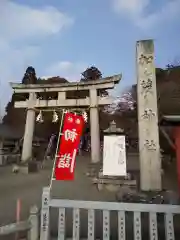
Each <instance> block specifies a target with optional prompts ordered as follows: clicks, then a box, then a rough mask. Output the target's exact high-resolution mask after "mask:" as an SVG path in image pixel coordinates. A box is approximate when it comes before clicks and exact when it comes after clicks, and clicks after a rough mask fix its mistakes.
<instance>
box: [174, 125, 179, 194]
mask: <svg viewBox="0 0 180 240" xmlns="http://www.w3.org/2000/svg"><path fill="white" fill-rule="evenodd" d="M174 138H175V146H176V165H177V178H178V192H179V196H180V127H179V126H178V127H175V129H174Z"/></svg>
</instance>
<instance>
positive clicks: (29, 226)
mask: <svg viewBox="0 0 180 240" xmlns="http://www.w3.org/2000/svg"><path fill="white" fill-rule="evenodd" d="M23 231H27V239H28V240H38V239H39V211H38V208H37V207H36V206H33V207H32V208H31V210H30V216H29V219H28V220H26V221H20V222H16V223H11V224H8V225H5V226H0V239H1V236H5V235H10V234H13V233H14V234H17V233H19V232H23Z"/></svg>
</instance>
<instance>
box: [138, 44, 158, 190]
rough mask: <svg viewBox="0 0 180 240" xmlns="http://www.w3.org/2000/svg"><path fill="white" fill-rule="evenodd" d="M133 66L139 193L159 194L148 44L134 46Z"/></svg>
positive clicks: (150, 46)
mask: <svg viewBox="0 0 180 240" xmlns="http://www.w3.org/2000/svg"><path fill="white" fill-rule="evenodd" d="M136 63H137V66H136V67H137V98H138V124H139V157H140V172H141V177H140V178H141V180H140V182H141V189H142V190H144V191H149V190H161V158H160V148H159V130H158V111H157V93H156V75H155V66H154V43H153V41H152V40H145V41H139V42H137V45H136Z"/></svg>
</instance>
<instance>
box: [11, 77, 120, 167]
mask: <svg viewBox="0 0 180 240" xmlns="http://www.w3.org/2000/svg"><path fill="white" fill-rule="evenodd" d="M120 80H121V74H120V75H114V76H111V77H107V78H103V79H100V80H96V81H86V82H71V83H60V84H21V83H10V85H11V87H12V88H13V90H14V93H19V94H21V93H26V94H27V93H28V94H29V99H28V100H25V101H17V102H15V108H26V109H27V116H26V125H25V132H24V142H23V149H22V156H21V160H22V161H23V162H26V161H28V160H29V159H31V157H32V140H33V133H34V124H35V115H36V113H35V109H38V108H57V107H61V108H77V107H85V108H87V107H88V108H90V125H91V128H90V129H91V130H90V131H91V161H92V162H93V163H96V162H99V161H100V136H99V112H98V106H103V105H109V104H111V103H112V99H111V98H110V97H109V96H107V97H101V96H98V90H99V89H113V88H114V87H115V84H118V83H119V81H120ZM83 90H86V91H87V90H88V91H89V97H86V98H85V99H67V98H66V92H68V91H83ZM45 92H57V93H58V99H51V100H40V99H38V98H37V93H45Z"/></svg>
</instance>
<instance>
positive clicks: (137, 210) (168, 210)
mask: <svg viewBox="0 0 180 240" xmlns="http://www.w3.org/2000/svg"><path fill="white" fill-rule="evenodd" d="M50 208H58V211H59V218H58V238H57V239H58V240H64V239H66V229H65V218H66V209H69V208H71V209H72V210H73V219H72V239H73V240H78V239H80V209H86V210H87V212H88V217H87V218H88V219H87V225H88V227H87V239H88V240H94V239H96V236H95V227H96V229H97V228H100V226H95V212H96V210H101V211H102V212H103V215H102V225H103V226H102V232H103V234H102V236H103V240H109V239H110V236H111V232H110V212H111V211H116V213H117V216H118V238H116V239H119V240H125V239H127V238H126V232H127V231H126V221H125V215H126V213H127V212H133V233H132V234H133V236H132V238H128V239H134V240H141V239H144V238H142V229H141V228H142V218H141V214H142V213H148V214H149V221H148V225H149V239H150V240H158V239H159V238H158V224H157V214H163V215H164V221H163V222H164V225H163V230H164V231H165V239H166V240H174V239H175V234H174V223H173V220H174V215H176V214H177V215H180V206H178V205H160V204H159V205H157V204H133V203H117V202H98V201H74V200H65V199H51V198H50V189H49V188H44V190H43V196H42V210H41V229H40V240H49V239H51V238H50V234H49V232H50V229H49V228H50V225H49V222H50V221H49V219H50ZM146 239H147V238H146ZM163 239H164V238H163ZM177 240H178V239H177Z"/></svg>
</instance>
